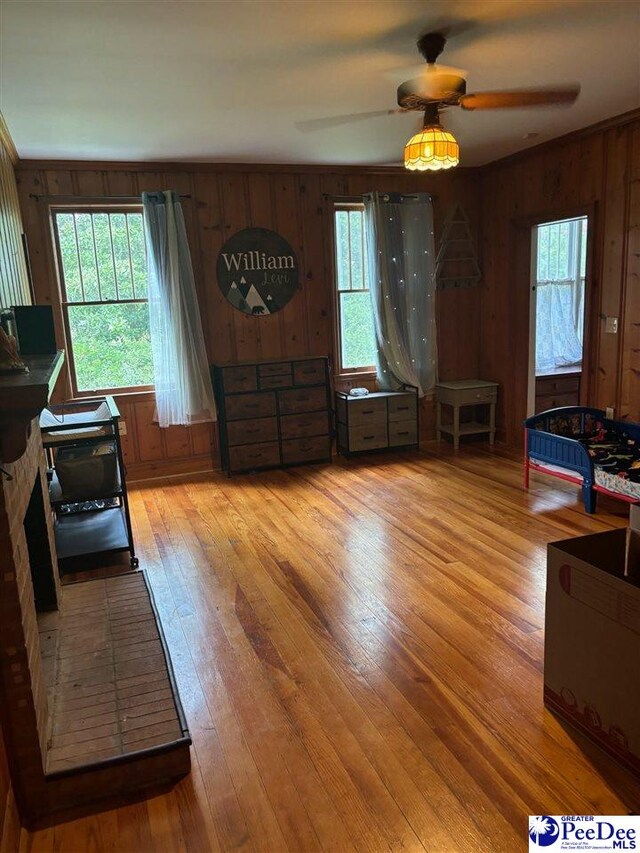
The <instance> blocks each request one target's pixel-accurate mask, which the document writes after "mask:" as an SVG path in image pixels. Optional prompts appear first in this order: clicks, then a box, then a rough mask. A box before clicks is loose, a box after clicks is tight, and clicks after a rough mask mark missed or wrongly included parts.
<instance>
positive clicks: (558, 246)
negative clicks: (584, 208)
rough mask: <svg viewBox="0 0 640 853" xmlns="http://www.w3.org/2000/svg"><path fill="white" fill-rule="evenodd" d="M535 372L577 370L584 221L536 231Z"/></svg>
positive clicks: (568, 221)
mask: <svg viewBox="0 0 640 853" xmlns="http://www.w3.org/2000/svg"><path fill="white" fill-rule="evenodd" d="M537 232H538V233H537V264H536V374H537V375H538V376H540V375H544V374H553V373H556V372H562V371H563V370H568V369H572V370H575V371H578V370H580V368H581V364H582V344H583V327H584V282H585V268H586V255H587V218H586V217H580V218H578V219H566V220H563V221H561V222H546V223H544V225H539V226H538V227H537Z"/></svg>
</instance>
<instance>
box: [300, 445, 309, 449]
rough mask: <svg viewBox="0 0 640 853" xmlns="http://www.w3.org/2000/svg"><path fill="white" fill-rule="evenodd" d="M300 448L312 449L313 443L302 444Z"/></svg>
mask: <svg viewBox="0 0 640 853" xmlns="http://www.w3.org/2000/svg"><path fill="white" fill-rule="evenodd" d="M300 450H311V445H310V444H301V445H300Z"/></svg>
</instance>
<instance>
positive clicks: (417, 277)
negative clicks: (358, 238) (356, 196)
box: [364, 192, 437, 397]
mask: <svg viewBox="0 0 640 853" xmlns="http://www.w3.org/2000/svg"><path fill="white" fill-rule="evenodd" d="M364 215H365V227H366V237H367V239H366V244H367V253H368V259H369V277H370V284H369V288H370V292H371V300H372V304H373V317H374V324H375V331H376V343H377V351H378V357H377V364H376V370H377V374H378V382H379V384H380V386H381V388H383V389H385V390H393V389H395V388H398V387H399V386H400V385H401V384H402V383H408V384H410V385H415V386H417V387H418V389H419V394H420V396H421V397H422V396H424V394H426V393H428V392H429V391H431V390H432V389H433V386H434V385H435V383H436V381H437V365H436V320H435V245H434V238H433V205H432V203H431V197H430V196H429V195H426V194H424V193H419V194H416V195H398V194H390V193H380V192H374V193H370V194H369V195H367V196H365V198H364Z"/></svg>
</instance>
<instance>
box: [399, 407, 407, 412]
mask: <svg viewBox="0 0 640 853" xmlns="http://www.w3.org/2000/svg"><path fill="white" fill-rule="evenodd" d="M408 411H409V406H398V408H397V409H396V412H408Z"/></svg>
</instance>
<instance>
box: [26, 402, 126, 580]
mask: <svg viewBox="0 0 640 853" xmlns="http://www.w3.org/2000/svg"><path fill="white" fill-rule="evenodd" d="M119 423H120V412H119V410H118V407H117V405H116V403H115V401H114V399H113V397H111V396H105V397H96V398H93V399H90V400H82V401H74V402H73V403H65V404H63V405H59V406H50V407H49V409H48V410H45V412H43V414H42V416H41V418H40V429H41V432H42V442H43V445H44V448H45V453H46V455H47V464H48V468H49V477H50V480H49V500H50V502H51V507H52V509H53V511H54V513H55V524H54V531H55V539H56V550H57V553H58V560H59V566H60V572H61V574H64V572H65V568H66V566H65V562H66V561H67V560H69V559H71V558H76V557H81V556H89V555H92V554H93V555H96V554H105V553H111V552H119V551H128V552H129V556H130V563H131V566H132V567H133V568H137V567H138V558H137V557H136V555H135V547H134V543H133V532H132V529H131V517H130V514H129V500H128V497H127V480H126V473H125V468H124V461H123V456H122V445H121V442H120V426H119Z"/></svg>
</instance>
